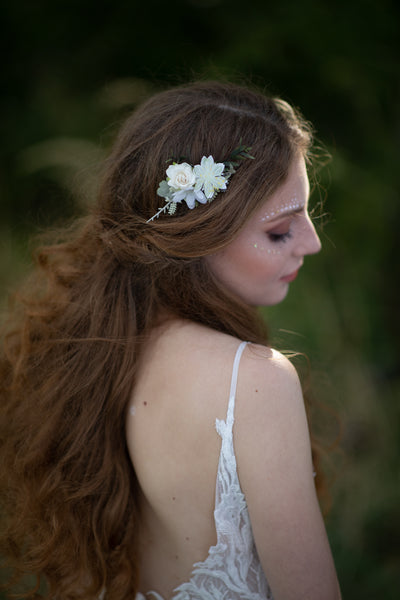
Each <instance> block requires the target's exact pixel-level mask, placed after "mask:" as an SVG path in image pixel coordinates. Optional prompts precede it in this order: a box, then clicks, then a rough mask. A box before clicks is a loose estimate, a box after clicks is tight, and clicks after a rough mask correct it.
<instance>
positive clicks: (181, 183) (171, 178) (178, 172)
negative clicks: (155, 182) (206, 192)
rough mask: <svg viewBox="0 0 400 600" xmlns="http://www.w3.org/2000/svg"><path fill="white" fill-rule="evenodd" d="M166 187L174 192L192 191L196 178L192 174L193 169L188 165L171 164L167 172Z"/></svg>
mask: <svg viewBox="0 0 400 600" xmlns="http://www.w3.org/2000/svg"><path fill="white" fill-rule="evenodd" d="M166 173H167V177H168V185H169V186H170V187H172V188H174V189H175V190H188V189H193V186H194V184H195V183H196V178H195V175H194V173H193V167H191V166H190V165H188V163H180V164H173V165H171V166H169V167H168V169H167V171H166Z"/></svg>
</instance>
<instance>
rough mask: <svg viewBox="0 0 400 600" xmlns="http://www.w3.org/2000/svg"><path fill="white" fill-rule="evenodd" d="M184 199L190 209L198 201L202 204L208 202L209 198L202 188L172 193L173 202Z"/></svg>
mask: <svg viewBox="0 0 400 600" xmlns="http://www.w3.org/2000/svg"><path fill="white" fill-rule="evenodd" d="M182 200H184V201H185V202H186V204H187V205H188V207H189V208H190V209H192V208H194V207H195V206H196V200H197V202H200V204H206V202H207V198H206V197H205V195H204V194H203V192H202V191H201V190H194V189H189V190H180V191H179V192H175V193H174V194H172V202H182Z"/></svg>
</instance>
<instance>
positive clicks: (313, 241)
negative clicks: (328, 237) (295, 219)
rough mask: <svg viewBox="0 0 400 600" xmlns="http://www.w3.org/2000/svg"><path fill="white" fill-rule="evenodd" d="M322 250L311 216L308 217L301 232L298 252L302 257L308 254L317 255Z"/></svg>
mask: <svg viewBox="0 0 400 600" xmlns="http://www.w3.org/2000/svg"><path fill="white" fill-rule="evenodd" d="M320 250H321V240H320V239H319V237H318V234H317V232H316V231H315V227H314V225H313V224H312V221H311V219H310V217H309V216H307V217H306V219H305V221H304V223H303V225H302V230H301V237H300V239H299V244H298V245H297V248H296V251H297V254H298V255H299V256H300V255H302V256H304V255H306V254H317V252H319V251H320Z"/></svg>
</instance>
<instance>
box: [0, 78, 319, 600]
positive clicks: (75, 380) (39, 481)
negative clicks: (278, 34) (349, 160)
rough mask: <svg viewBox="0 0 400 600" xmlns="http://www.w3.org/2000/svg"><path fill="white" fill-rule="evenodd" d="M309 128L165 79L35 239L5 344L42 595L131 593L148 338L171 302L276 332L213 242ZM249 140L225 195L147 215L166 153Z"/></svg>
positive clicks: (229, 235)
mask: <svg viewBox="0 0 400 600" xmlns="http://www.w3.org/2000/svg"><path fill="white" fill-rule="evenodd" d="M311 141H312V136H311V130H310V127H309V125H308V123H307V122H305V121H304V119H303V118H302V117H301V116H300V115H299V114H298V112H296V111H295V110H294V109H292V108H291V107H290V106H289V105H288V104H287V103H286V102H284V101H282V100H279V99H272V98H268V97H266V96H264V95H263V94H261V93H259V92H256V91H252V90H250V89H248V88H245V87H241V86H237V85H233V84H226V83H218V82H201V83H194V84H189V85H186V86H181V87H179V88H174V89H171V90H167V91H165V92H162V93H160V94H157V95H155V96H154V97H153V98H151V99H150V100H148V101H147V102H145V103H144V104H143V105H142V106H141V107H140V108H139V109H138V110H137V111H136V112H135V113H134V114H133V115H132V116H131V117H130V118H129V119H128V120H127V121H126V123H125V124H124V125H123V127H122V129H121V131H120V134H119V136H118V137H117V140H116V142H115V145H114V147H113V149H112V151H111V154H110V156H109V158H108V160H107V161H106V164H105V168H104V176H103V180H102V184H101V186H100V190H99V194H98V199H97V202H96V204H95V206H94V207H93V208H92V209H91V210H90V213H89V214H88V215H87V216H86V217H84V218H82V219H80V220H77V221H76V222H75V223H74V224H73V225H72V226H71V227H69V228H65V229H64V230H62V231H58V232H55V233H54V232H53V234H52V235H53V238H52V241H51V242H47V243H46V245H42V247H40V248H39V249H38V250H37V252H36V257H35V261H36V268H35V271H34V273H33V275H32V277H31V279H30V280H29V281H28V282H27V284H26V285H25V288H24V289H23V290H22V292H21V293H20V294H19V297H18V298H19V300H18V301H17V302H16V304H15V309H14V312H13V314H12V315H9V316H8V328H7V331H5V333H4V343H3V348H2V353H1V356H0V397H1V420H0V444H1V447H0V458H1V465H2V468H1V473H0V483H1V508H0V511H1V520H2V531H1V541H2V550H1V552H2V554H3V555H4V556H6V557H7V569H8V570H9V572H10V570H11V572H12V574H13V575H14V576H15V578H18V577H21V576H23V575H24V574H26V573H30V574H33V575H34V576H36V578H37V580H38V582H39V581H40V578H42V579H44V580H45V582H46V592H45V597H46V598H52V599H53V598H57V600H70V599H71V600H72V599H78V598H85V600H89V599H92V598H93V599H95V598H96V599H98V598H99V596H100V594H101V593H103V595H104V594H105V597H106V598H109V599H110V600H128V599H129V600H132V598H135V594H136V592H137V589H138V582H139V572H138V564H139V560H138V548H137V546H138V528H139V523H140V508H139V505H138V483H137V480H136V477H135V472H134V470H133V467H132V464H131V462H130V459H129V456H128V452H127V448H126V441H125V413H126V409H127V404H128V401H129V398H130V395H131V393H132V388H133V387H134V385H135V379H136V373H137V365H138V358H139V356H140V353H141V348H142V345H143V342H144V340H145V339H146V336H147V334H148V333H149V331H150V329H151V328H152V327H153V326H154V324H155V323H157V322H158V319H159V316H160V314H164V313H168V314H172V315H174V316H179V317H183V318H185V319H191V320H193V321H197V322H200V323H203V324H205V325H206V326H208V327H211V328H214V329H216V330H218V331H222V332H225V333H228V334H230V335H233V336H236V337H238V338H240V339H246V340H249V341H252V342H256V343H262V344H266V343H267V341H268V340H267V333H266V330H265V326H264V324H263V321H262V320H261V318H260V316H259V313H258V312H257V310H256V309H255V308H253V307H249V306H247V305H246V304H244V303H243V302H241V301H240V300H239V299H238V298H236V297H235V296H234V295H232V294H231V293H230V292H229V291H227V290H226V289H224V288H223V286H222V284H220V283H219V282H218V280H217V279H216V278H215V277H214V276H213V274H212V273H211V272H210V270H209V269H208V267H207V261H205V260H204V257H205V256H207V255H209V254H211V253H213V252H216V251H217V250H219V249H221V248H222V247H224V246H225V245H226V244H228V243H229V242H230V241H231V240H232V239H233V238H234V236H235V234H237V232H238V231H239V229H240V228H241V227H242V226H243V225H244V224H245V222H246V221H247V219H249V217H250V216H251V215H252V214H253V213H254V211H255V210H256V209H257V208H258V207H259V206H260V204H261V203H262V202H265V199H266V198H268V196H270V195H271V194H272V193H273V192H274V191H275V190H276V189H277V188H278V187H279V186H280V185H281V184H282V183H283V182H284V180H285V178H286V177H287V174H288V171H289V167H290V165H291V163H292V161H293V159H294V157H295V156H297V155H298V154H301V155H303V156H304V157H307V156H308V155H309V151H310V148H311ZM241 143H243V144H246V145H247V146H250V147H251V152H252V154H253V155H254V157H255V159H254V160H246V161H244V162H243V163H242V164H241V166H240V167H239V168H238V171H237V173H236V174H235V175H233V177H232V179H231V180H230V184H229V186H228V189H227V190H226V191H225V192H224V193H220V194H219V195H218V197H217V198H216V199H215V201H213V202H212V203H210V204H207V205H204V206H201V207H199V208H196V210H192V211H191V210H189V209H187V208H186V207H185V206H180V207H179V211H178V212H177V214H176V215H174V216H173V217H171V216H168V215H162V216H161V217H160V218H159V219H155V220H154V221H152V222H147V221H148V219H150V217H151V216H152V215H154V214H155V213H156V212H157V210H158V207H159V205H160V201H161V200H160V198H159V197H158V196H157V194H156V190H157V187H158V184H159V182H160V181H161V180H163V179H164V178H165V169H166V167H167V161H168V159H171V158H173V157H179V156H182V155H184V156H186V157H187V158H188V159H189V160H190V162H191V164H196V163H199V162H200V160H201V157H202V156H204V155H206V156H208V155H210V154H211V155H212V156H213V157H214V159H215V161H219V162H223V161H225V160H227V157H228V156H229V155H230V153H231V152H232V151H233V150H234V149H235V148H236V147H238V146H239V145H240V144H241ZM10 319H11V320H10ZM10 323H11V325H10ZM38 585H39V584H38ZM37 589H39V587H38V588H37ZM32 593H33V592H32ZM31 597H32V596H31Z"/></svg>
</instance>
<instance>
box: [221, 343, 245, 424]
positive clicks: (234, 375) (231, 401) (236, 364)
mask: <svg viewBox="0 0 400 600" xmlns="http://www.w3.org/2000/svg"><path fill="white" fill-rule="evenodd" d="M247 344H248V342H242V343H241V344H240V345H239V347H238V349H237V350H236V355H235V360H234V361H233V369H232V379H231V389H230V392H229V404H228V412H227V415H226V424H227V425H228V424H230V425H233V420H234V416H233V415H234V410H235V398H236V386H237V380H238V373H239V364H240V359H241V357H242V354H243V350H244V349H245V347H246V345H247Z"/></svg>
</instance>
